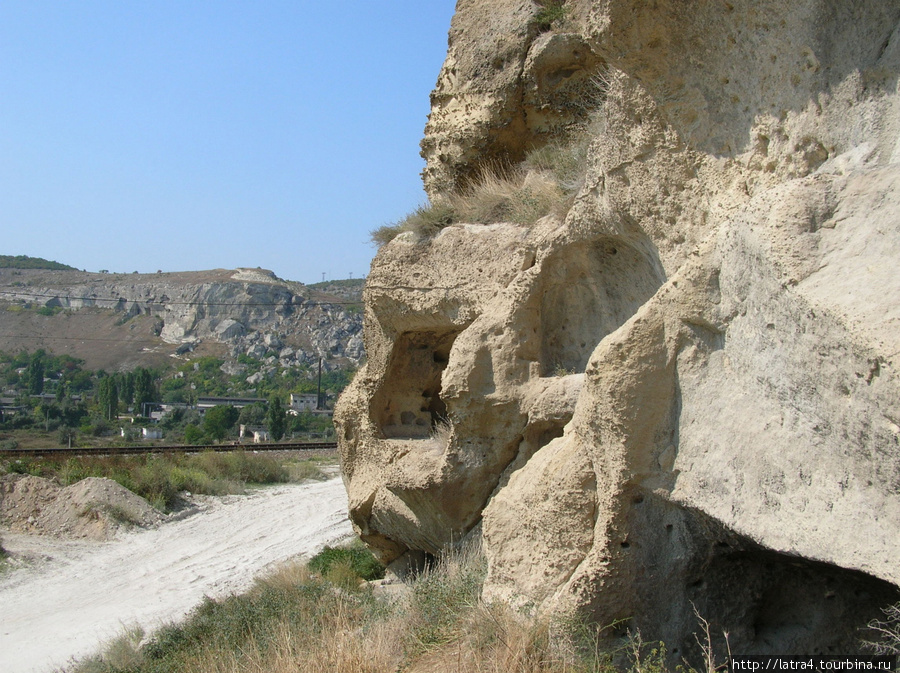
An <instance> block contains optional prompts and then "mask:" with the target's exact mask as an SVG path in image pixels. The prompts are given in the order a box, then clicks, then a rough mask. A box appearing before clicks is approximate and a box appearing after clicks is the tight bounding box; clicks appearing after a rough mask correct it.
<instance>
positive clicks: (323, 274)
mask: <svg viewBox="0 0 900 673" xmlns="http://www.w3.org/2000/svg"><path fill="white" fill-rule="evenodd" d="M322 282H323V283H324V282H325V272H324V271H323V272H322Z"/></svg>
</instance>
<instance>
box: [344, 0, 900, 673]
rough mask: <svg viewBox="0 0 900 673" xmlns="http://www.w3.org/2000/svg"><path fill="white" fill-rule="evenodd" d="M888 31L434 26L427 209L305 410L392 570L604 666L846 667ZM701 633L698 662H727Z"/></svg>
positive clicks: (395, 241) (486, 17) (871, 425)
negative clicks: (600, 642)
mask: <svg viewBox="0 0 900 673" xmlns="http://www.w3.org/2000/svg"><path fill="white" fill-rule="evenodd" d="M898 80H900V5H898V3H896V2H893V1H890V0H873V1H871V2H865V3H845V2H839V1H837V0H828V1H825V2H821V1H819V0H815V1H814V0H803V1H800V2H791V3H774V2H769V1H768V0H738V1H733V2H701V3H689V5H688V4H686V3H683V2H676V1H674V0H661V1H659V2H653V3H647V2H640V1H639V0H603V1H601V0H567V1H565V2H556V1H553V2H522V1H521V0H497V1H493V2H487V1H486V0H470V1H468V2H459V3H457V12H456V14H455V16H454V19H453V24H452V26H451V29H450V35H449V47H448V53H447V58H446V61H445V64H444V67H443V69H442V71H441V74H440V76H439V78H438V82H437V85H436V87H435V90H434V91H433V93H432V95H431V104H432V109H431V115H430V117H429V121H428V125H427V127H426V130H425V138H424V139H423V141H422V153H423V156H424V157H425V159H426V161H427V166H426V168H425V171H424V172H423V178H424V183H425V188H426V190H427V192H428V194H429V197H430V202H431V205H430V206H425V207H422V208H420V209H418V210H417V211H416V212H414V213H412V214H411V215H410V216H409V217H408V218H407V219H406V220H404V221H403V222H401V223H398V224H397V225H396V226H392V227H384V228H381V229H379V230H377V231H376V232H374V233H373V238H374V239H375V241H376V242H378V243H379V244H381V247H380V249H379V251H378V254H377V256H376V258H375V261H374V262H373V265H372V270H371V273H370V275H369V277H368V279H367V283H366V289H365V303H366V320H367V322H366V327H365V337H366V349H367V352H368V354H369V360H368V362H367V364H366V365H365V367H364V368H363V369H362V370H361V371H360V372H359V374H358V375H357V376H356V378H355V379H354V381H353V383H352V384H351V386H350V387H349V388H348V389H347V390H346V391H345V393H344V395H343V396H342V398H341V400H340V403H339V407H338V409H337V410H336V414H335V419H336V424H337V426H338V437H339V439H340V446H341V453H342V467H343V471H344V478H345V482H346V484H347V490H348V494H349V499H350V515H351V519H352V520H353V523H354V526H355V527H356V530H357V531H358V532H359V534H360V535H361V537H362V539H363V540H364V541H366V543H367V544H368V545H369V546H370V547H371V548H372V549H373V550H374V551H375V552H376V553H377V554H378V555H379V556H380V557H381V558H382V559H383V560H384V561H385V562H388V563H395V564H396V565H395V567H397V568H403V567H405V565H408V564H413V565H415V564H417V563H418V564H421V563H422V562H423V559H425V558H427V557H428V555H437V556H439V555H441V554H442V553H444V550H446V549H447V548H448V547H449V546H453V545H455V544H457V543H458V542H459V541H460V540H462V539H465V538H466V537H475V538H481V540H482V541H483V545H484V550H485V553H486V556H487V559H488V573H487V579H486V581H485V585H484V592H483V597H484V598H485V599H486V600H488V601H498V600H501V601H506V602H509V603H512V604H513V605H514V606H516V607H519V608H521V610H522V611H523V612H536V613H538V614H543V615H559V614H572V613H575V614H578V615H580V616H581V617H583V618H585V619H588V620H590V621H591V622H593V623H594V624H596V625H597V626H599V627H607V626H609V625H616V626H615V628H613V627H610V628H608V629H606V630H604V631H603V632H602V635H599V636H598V638H602V639H606V640H608V641H610V642H608V643H605V644H607V645H609V646H610V647H613V648H615V647H617V646H622V647H627V634H628V633H629V632H630V633H635V632H638V631H639V632H640V633H641V634H642V637H643V638H644V640H645V642H656V641H659V640H662V641H665V643H666V644H667V646H668V653H669V663H670V665H672V666H674V665H675V664H680V663H681V662H682V658H683V657H686V658H687V660H688V661H689V662H691V663H693V665H695V666H704V665H705V662H704V660H703V653H702V652H701V651H700V649H699V642H700V641H698V640H697V639H696V638H695V634H696V633H697V632H698V631H702V628H703V622H701V621H700V618H702V619H703V620H708V623H709V625H710V634H711V637H712V639H713V648H714V649H715V651H716V653H717V657H718V659H719V660H721V659H722V658H723V657H724V656H725V655H726V654H727V652H734V653H754V654H813V653H820V654H831V653H841V654H847V653H854V652H862V651H863V649H864V648H863V645H862V644H861V642H860V639H861V638H862V637H864V636H863V634H864V632H865V625H866V624H867V623H868V622H869V621H870V620H872V619H874V618H877V617H880V616H881V614H882V612H881V610H882V609H884V608H885V607H886V606H888V605H890V604H892V603H896V602H897V601H898V599H900V565H898V563H897V551H896V540H897V539H898V537H900V488H898V485H900V418H898V414H897V409H898V407H900V379H898V376H897V372H896V366H897V362H896V358H897V353H898V352H900V330H898V325H900V276H898V274H897V273H896V272H895V269H896V268H897V265H898V262H900V117H898V115H897V110H898V109H900V108H898V106H900V94H898V86H897V85H898ZM725 633H727V634H729V635H728V642H726V638H725V636H723V634H725Z"/></svg>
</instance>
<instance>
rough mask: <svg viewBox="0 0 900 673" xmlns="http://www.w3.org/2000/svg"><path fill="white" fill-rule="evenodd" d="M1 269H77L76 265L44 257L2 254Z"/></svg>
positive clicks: (0, 258)
mask: <svg viewBox="0 0 900 673" xmlns="http://www.w3.org/2000/svg"><path fill="white" fill-rule="evenodd" d="M0 269H50V270H52V271H77V270H78V269H76V268H75V267H74V266H69V265H68V264H60V263H59V262H51V261H50V260H49V259H43V258H42V257H29V256H28V255H15V256H13V255H0Z"/></svg>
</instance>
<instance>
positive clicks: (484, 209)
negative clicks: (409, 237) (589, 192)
mask: <svg viewBox="0 0 900 673" xmlns="http://www.w3.org/2000/svg"><path fill="white" fill-rule="evenodd" d="M565 202H566V194H565V192H564V191H563V189H562V188H561V187H560V186H559V184H558V183H557V181H556V180H555V179H554V178H553V176H552V175H551V174H550V173H548V172H535V171H528V170H526V169H525V168H524V167H519V168H516V169H512V170H510V171H507V172H501V171H499V170H484V171H482V173H481V175H480V176H479V179H478V180H477V181H476V182H475V183H474V184H473V185H472V186H471V187H469V188H468V189H467V190H465V191H464V192H462V193H461V194H457V195H454V196H452V197H451V198H450V203H451V204H452V206H453V210H454V212H455V213H456V215H457V217H458V219H459V221H460V222H473V223H480V224H494V223H497V222H513V223H515V224H523V225H531V224H534V223H535V222H537V221H538V220H539V219H541V218H542V217H544V216H545V215H549V214H551V213H555V214H558V215H561V214H563V213H564V212H565V211H564V209H563V205H564V204H565Z"/></svg>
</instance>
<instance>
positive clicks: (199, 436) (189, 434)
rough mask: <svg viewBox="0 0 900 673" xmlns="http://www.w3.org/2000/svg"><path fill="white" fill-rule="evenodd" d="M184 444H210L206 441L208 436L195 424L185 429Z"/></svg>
mask: <svg viewBox="0 0 900 673" xmlns="http://www.w3.org/2000/svg"><path fill="white" fill-rule="evenodd" d="M184 442H185V444H206V443H208V441H207V439H206V435H205V434H204V433H203V430H201V429H200V428H199V427H197V426H196V425H194V424H193V423H191V424H189V425H186V426H185V427H184Z"/></svg>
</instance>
